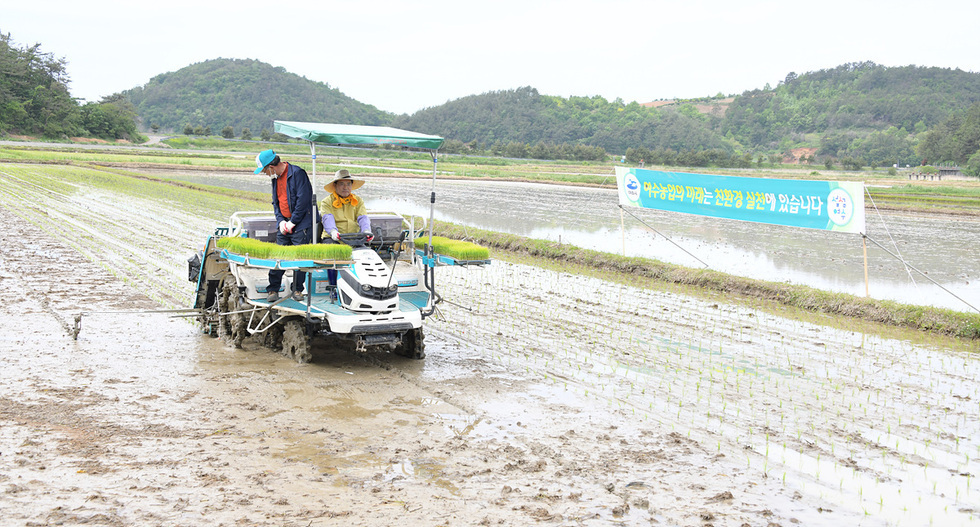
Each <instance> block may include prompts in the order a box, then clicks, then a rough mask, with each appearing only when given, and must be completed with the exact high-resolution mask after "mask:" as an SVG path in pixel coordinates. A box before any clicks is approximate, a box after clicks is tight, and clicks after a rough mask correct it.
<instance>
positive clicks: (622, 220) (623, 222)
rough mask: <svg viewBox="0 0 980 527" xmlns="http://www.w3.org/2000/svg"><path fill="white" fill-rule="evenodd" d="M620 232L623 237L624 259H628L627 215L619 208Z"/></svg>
mask: <svg viewBox="0 0 980 527" xmlns="http://www.w3.org/2000/svg"><path fill="white" fill-rule="evenodd" d="M619 232H620V234H622V236H623V257H624V258H625V257H626V213H625V212H623V207H620V208H619Z"/></svg>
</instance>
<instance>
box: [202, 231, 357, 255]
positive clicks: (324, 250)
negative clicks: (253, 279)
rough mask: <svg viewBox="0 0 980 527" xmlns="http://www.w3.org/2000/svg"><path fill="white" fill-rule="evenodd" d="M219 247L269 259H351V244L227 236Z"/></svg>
mask: <svg viewBox="0 0 980 527" xmlns="http://www.w3.org/2000/svg"><path fill="white" fill-rule="evenodd" d="M216 243H217V245H218V247H220V248H222V249H228V250H229V251H231V252H233V253H235V254H241V255H246V254H247V255H248V256H249V257H252V258H263V259H268V260H350V259H351V248H350V246H349V245H339V244H333V243H322V244H321V243H313V244H307V245H276V244H274V243H270V242H264V241H261V240H256V239H254V238H240V237H237V236H234V237H233V236H226V237H224V238H219V239H218V241H217V242H216Z"/></svg>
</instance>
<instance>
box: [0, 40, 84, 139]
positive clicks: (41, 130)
mask: <svg viewBox="0 0 980 527" xmlns="http://www.w3.org/2000/svg"><path fill="white" fill-rule="evenodd" d="M65 64H66V63H65V60H64V59H61V58H55V57H54V56H53V55H52V54H50V53H43V52H41V45H40V44H35V45H33V46H29V47H23V48H19V47H17V46H16V45H14V44H13V42H12V40H11V38H10V34H9V33H7V34H3V33H0V133H3V132H10V131H15V132H21V133H27V134H41V135H44V136H46V137H64V136H73V135H81V134H82V133H84V128H83V127H82V125H81V121H82V116H81V112H80V110H79V107H78V103H77V102H76V101H75V99H73V98H72V97H71V95H70V94H69V93H68V83H69V79H68V74H67V72H66V69H65V68H66V66H65Z"/></svg>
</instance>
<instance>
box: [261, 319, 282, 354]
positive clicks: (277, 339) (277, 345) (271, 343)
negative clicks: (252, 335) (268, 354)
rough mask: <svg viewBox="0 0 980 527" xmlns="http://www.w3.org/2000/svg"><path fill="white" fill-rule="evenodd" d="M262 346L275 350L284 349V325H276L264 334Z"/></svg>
mask: <svg viewBox="0 0 980 527" xmlns="http://www.w3.org/2000/svg"><path fill="white" fill-rule="evenodd" d="M262 345H264V346H265V347H267V348H271V349H274V350H277V349H282V324H275V325H273V326H272V327H271V328H269V329H267V330H265V333H263V334H262Z"/></svg>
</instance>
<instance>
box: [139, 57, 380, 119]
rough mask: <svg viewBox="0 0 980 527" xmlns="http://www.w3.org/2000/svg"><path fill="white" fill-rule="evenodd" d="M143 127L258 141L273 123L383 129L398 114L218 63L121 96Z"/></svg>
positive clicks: (260, 67)
mask: <svg viewBox="0 0 980 527" xmlns="http://www.w3.org/2000/svg"><path fill="white" fill-rule="evenodd" d="M122 93H123V95H125V96H126V97H127V98H128V99H129V100H130V101H131V102H132V103H133V104H134V105H135V106H136V109H137V111H138V112H139V115H140V117H141V119H142V121H143V125H144V127H149V126H151V125H157V126H159V127H160V128H162V129H165V130H170V131H177V132H179V131H180V130H181V129H183V127H184V126H185V125H187V124H190V125H191V126H195V127H196V126H208V127H211V129H212V130H214V131H218V130H221V129H222V128H224V127H225V126H231V127H233V128H234V130H235V133H236V134H237V133H240V131H241V129H242V128H249V129H250V130H251V132H252V134H254V135H258V134H259V132H260V131H261V130H262V129H267V130H270V131H271V130H272V121H273V120H275V119H280V120H294V121H318V122H336V123H346V124H361V125H384V124H387V123H389V122H390V121H391V119H392V118H393V117H394V115H393V114H391V113H388V112H384V111H381V110H379V109H377V108H375V107H374V106H371V105H368V104H364V103H361V102H358V101H356V100H354V99H352V98H350V97H348V96H346V95H344V94H343V93H341V92H340V90H337V89H335V88H331V87H330V86H329V85H327V84H324V83H321V82H316V81H311V80H309V79H307V78H305V77H301V76H299V75H296V74H294V73H289V72H287V71H286V70H285V69H284V68H281V67H276V66H272V65H270V64H267V63H264V62H260V61H257V60H251V59H222V58H219V59H213V60H207V61H204V62H199V63H196V64H191V65H190V66H187V67H185V68H181V69H179V70H177V71H174V72H169V73H162V74H160V75H157V76H155V77H153V78H152V79H150V81H149V82H147V83H146V84H145V85H144V86H140V87H137V88H133V89H131V90H127V91H124V92H122Z"/></svg>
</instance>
